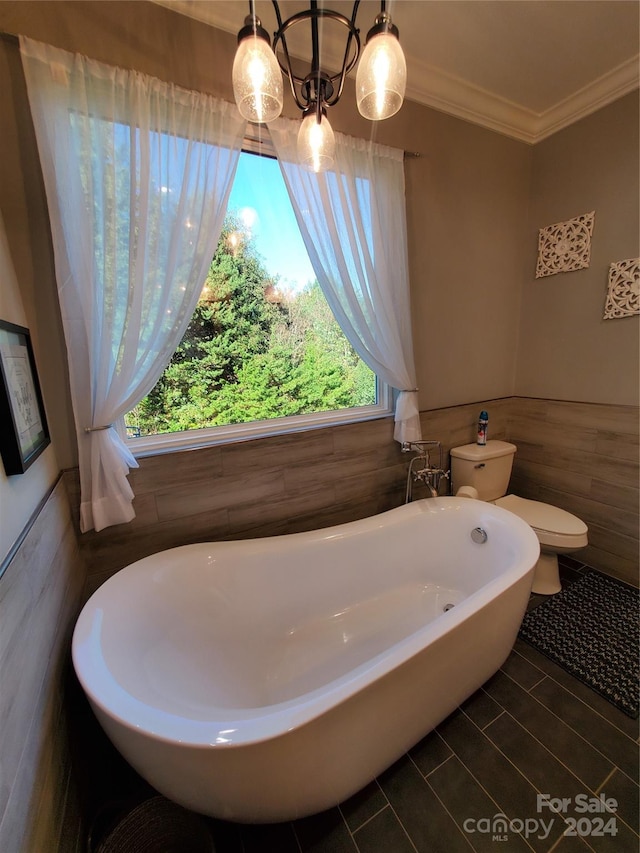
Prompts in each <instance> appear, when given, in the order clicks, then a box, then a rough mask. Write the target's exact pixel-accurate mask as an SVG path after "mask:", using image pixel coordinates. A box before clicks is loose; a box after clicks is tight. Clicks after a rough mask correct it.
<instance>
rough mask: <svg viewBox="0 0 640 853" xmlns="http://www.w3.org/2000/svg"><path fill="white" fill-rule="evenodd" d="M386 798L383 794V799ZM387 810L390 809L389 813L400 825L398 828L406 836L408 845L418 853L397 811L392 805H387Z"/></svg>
mask: <svg viewBox="0 0 640 853" xmlns="http://www.w3.org/2000/svg"><path fill="white" fill-rule="evenodd" d="M383 793H384V792H383ZM386 796H387V795H386V794H385V797H386ZM389 808H390V809H391V811H392V812H393V814H394V816H395V819H396V820H397V821H398V823H399V824H400V827H401V828H402V831H403V832H404V834H405V835H406V836H407V839H408V841H409V844H410V845H411V846H412V847H413V849H414V850H415V851H416V853H419V851H418V848H417V847H416V845H415V844H414V843H413V838H411V836H410V835H409V833H408V832H407V829H406V827H405V825H404V824H403V822H402V821H401V820H400V818H399V817H398V813H397V811H396V810H395V809H394V807H393V806H392V804H391V803H389Z"/></svg>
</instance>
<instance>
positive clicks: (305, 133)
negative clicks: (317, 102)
mask: <svg viewBox="0 0 640 853" xmlns="http://www.w3.org/2000/svg"><path fill="white" fill-rule="evenodd" d="M335 150H336V140H335V137H334V135H333V129H332V127H331V125H330V124H329V119H328V118H327V117H326V115H324V114H323V115H322V116H321V120H320V123H318V120H317V118H316V114H315V112H310V113H309V114H308V115H306V116H305V117H304V119H303V120H302V124H301V125H300V130H299V132H298V160H299V162H300V165H301V166H304V168H305V169H308V170H309V171H310V172H325V171H326V170H327V169H331V167H332V166H333V161H334V156H335Z"/></svg>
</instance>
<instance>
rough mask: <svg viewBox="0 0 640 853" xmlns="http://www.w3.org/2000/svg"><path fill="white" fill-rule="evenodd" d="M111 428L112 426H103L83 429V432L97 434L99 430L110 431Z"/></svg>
mask: <svg viewBox="0 0 640 853" xmlns="http://www.w3.org/2000/svg"><path fill="white" fill-rule="evenodd" d="M112 426H113V424H105V425H104V426H97V427H85V428H84V431H85V432H99V431H100V430H101V429H111V427H112Z"/></svg>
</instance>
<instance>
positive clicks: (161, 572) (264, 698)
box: [73, 498, 539, 822]
mask: <svg viewBox="0 0 640 853" xmlns="http://www.w3.org/2000/svg"><path fill="white" fill-rule="evenodd" d="M475 528H482V529H483V530H484V531H485V533H486V542H484V543H482V542H476V541H474V539H482V534H478V533H477V532H475V533H474V534H473V538H472V531H474V529H475ZM538 554H539V545H538V540H537V538H536V536H535V533H534V532H533V530H532V529H531V528H530V527H529V525H528V524H526V523H525V522H524V521H521V520H520V519H519V518H517V517H516V516H515V515H513V514H511V513H509V512H507V511H506V510H502V509H500V508H499V507H496V506H493V505H491V504H487V503H484V502H481V501H475V500H470V499H467V498H462V499H458V498H432V499H429V500H423V501H417V502H416V503H411V504H408V505H405V506H402V507H398V508H397V509H393V510H391V511H389V512H386V513H383V514H381V515H378V516H375V517H372V518H367V519H363V520H361V521H355V522H351V523H349V524H344V525H341V526H338V527H331V528H328V529H324V530H317V531H312V532H309V533H298V534H293V535H288V536H276V537H273V538H266V539H254V540H244V541H241V542H213V543H204V544H196V545H185V546H183V547H181V548H174V549H172V550H170V551H165V552H162V553H159V554H155V555H153V556H151V557H146V558H145V559H143V560H139V561H138V562H137V563H133V564H132V565H130V566H128V567H127V568H125V569H123V570H122V571H120V572H118V573H117V574H116V575H114V576H113V577H112V578H110V579H109V580H108V581H107V582H106V583H105V584H103V586H101V587H100V589H98V591H97V592H96V593H95V594H94V595H93V596H92V597H91V598H90V599H89V601H88V602H87V604H86V605H85V607H84V609H83V611H82V613H81V614H80V617H79V619H78V622H77V625H76V628H75V633H74V637H73V661H74V666H75V669H76V672H77V674H78V677H79V679H80V682H81V684H82V686H83V688H84V690H85V692H86V694H87V696H88V698H89V701H90V703H91V705H92V707H93V709H94V711H95V714H96V716H97V717H98V720H99V721H100V723H101V725H102V726H103V728H104V729H105V731H106V732H107V734H108V735H109V737H110V738H111V740H112V741H113V743H114V744H115V746H116V747H117V748H118V749H119V751H120V752H121V753H122V755H123V756H124V757H125V758H126V759H127V760H128V761H129V763H130V764H131V765H132V766H133V767H134V768H135V769H136V770H137V771H138V772H139V773H140V774H141V775H142V776H144V777H145V778H146V779H147V780H148V781H149V782H150V783H151V784H152V785H153V786H154V787H155V788H156V789H157V790H158V791H160V792H161V793H162V794H164V795H165V796H167V797H169V798H170V799H172V800H174V801H175V802H177V803H180V804H181V805H183V806H186V807H187V808H190V809H193V810H195V811H198V812H201V813H203V814H208V815H212V816H215V817H219V818H224V819H228V820H236V821H244V822H263V821H264V822H269V821H281V820H290V819H294V818H297V817H302V816H304V815H308V814H312V813H314V812H318V811H321V810H322V809H325V808H328V807H330V806H333V805H335V804H337V803H339V802H341V801H342V800H344V799H346V798H347V797H349V796H350V795H351V794H354V793H355V792H356V791H358V790H360V789H361V788H362V787H363V786H364V785H366V784H367V783H368V782H369V781H370V780H371V779H373V778H374V777H375V776H376V775H378V774H379V773H380V772H381V771H382V770H384V769H385V768H386V767H388V766H389V765H390V764H391V763H392V762H393V761H395V760H396V759H397V758H399V757H400V756H401V755H402V754H403V753H404V752H405V751H406V750H407V749H409V748H410V747H411V746H412V745H413V744H415V743H416V742H417V741H418V740H419V739H420V738H422V737H423V736H424V735H426V734H427V733H428V732H429V731H430V730H431V729H433V728H434V726H436V725H437V724H438V723H439V722H440V721H441V720H442V719H444V717H446V716H447V714H449V713H450V712H451V711H453V710H454V708H456V706H457V705H459V704H460V703H461V702H462V701H463V700H464V699H466V698H467V697H468V696H469V695H470V694H471V693H473V691H474V690H476V689H477V688H478V687H480V685H481V684H483V682H485V681H486V680H487V679H488V678H489V677H490V676H491V675H493V673H494V672H496V670H497V669H498V668H499V667H500V666H501V664H502V663H503V662H504V660H505V659H506V657H507V656H508V655H509V652H510V651H511V648H512V646H513V643H514V641H515V638H516V634H517V632H518V628H519V626H520V623H521V621H522V617H523V614H524V612H525V608H526V604H527V600H528V597H529V591H530V587H531V579H532V573H533V568H534V566H535V563H536V560H537V558H538ZM451 605H453V606H451Z"/></svg>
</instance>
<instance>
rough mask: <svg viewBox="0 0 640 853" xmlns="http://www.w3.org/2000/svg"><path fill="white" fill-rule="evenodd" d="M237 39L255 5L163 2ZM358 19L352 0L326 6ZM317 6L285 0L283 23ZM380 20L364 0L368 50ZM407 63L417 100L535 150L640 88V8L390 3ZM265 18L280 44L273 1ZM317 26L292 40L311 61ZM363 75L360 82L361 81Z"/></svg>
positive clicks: (332, 42) (483, 0) (337, 53)
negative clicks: (372, 29) (370, 34)
mask: <svg viewBox="0 0 640 853" xmlns="http://www.w3.org/2000/svg"><path fill="white" fill-rule="evenodd" d="M157 2H159V3H161V5H164V6H168V7H170V8H171V9H173V10H174V11H176V12H180V13H183V14H185V15H189V16H191V17H193V18H197V19H198V20H201V21H205V22H206V23H209V24H211V25H212V26H215V27H218V28H220V29H223V30H228V31H229V32H233V33H237V31H238V30H239V29H240V27H241V26H242V23H243V20H244V17H245V15H246V14H247V13H248V10H249V3H248V2H247V0H157ZM319 5H320V6H326V7H328V8H331V9H335V10H336V11H339V12H342V13H343V14H345V15H346V16H347V17H350V15H351V10H352V5H353V4H352V3H351V2H350V0H320V2H319ZM307 6H308V3H307V2H304V0H297V2H296V0H282V2H281V3H280V8H281V11H282V17H283V18H286V17H288V16H289V15H291V14H293V13H294V12H297V11H300V10H301V9H302V8H305V7H307ZM379 10H380V3H379V2H378V0H362V2H361V3H360V10H359V12H358V18H357V24H358V26H359V28H360V31H361V32H360V34H361V38H362V40H363V41H364V38H365V36H366V33H367V31H368V29H369V28H370V27H371V26H372V24H373V21H374V18H375V16H376V14H377V13H378V11H379ZM387 10H388V11H389V12H390V13H391V16H392V19H393V22H394V23H395V24H396V26H397V27H398V28H399V30H400V42H401V44H402V47H403V49H404V52H405V56H406V58H407V97H408V98H410V99H411V100H414V101H418V102H419V103H422V104H426V105H427V106H430V107H434V108H436V109H438V110H442V111H443V112H446V113H450V114H452V115H455V116H458V117H460V118H463V119H466V120H468V121H472V122H475V123H476V124H480V125H483V126H485V127H488V128H490V129H492V130H495V131H498V132H500V133H504V134H506V135H507V136H512V137H514V138H516V139H521V140H524V141H525V142H529V143H535V142H538V141H540V140H541V139H544V138H545V137H547V136H550V135H551V134H552V133H555V132H556V131H557V130H560V129H561V128H563V127H566V126H567V125H569V124H572V123H573V122H574V121H577V120H578V119H580V118H582V117H583V116H585V115H588V114H589V113H591V112H594V111H595V110H597V109H600V108H601V107H603V106H605V105H606V104H608V103H610V102H611V101H614V100H616V99H617V98H619V97H621V96H622V95H624V94H626V93H627V92H630V91H632V90H633V89H635V88H637V87H638V78H639V67H640V66H639V57H638V53H639V43H640V3H638V2H636V0H388V2H387ZM256 11H257V14H258V15H259V17H260V18H261V20H262V23H263V25H264V26H265V28H266V29H267V30H268V31H269V32H270V33H271V34H272V33H273V32H274V31H275V30H276V28H277V24H276V17H275V14H274V11H273V6H272V4H271V2H269V0H257V2H256ZM309 29H310V28H309V26H308V25H304V24H301V25H299V26H297V27H294V28H293V29H292V30H290V31H289V33H288V34H287V43H288V45H289V50H290V52H291V53H292V54H294V55H297V56H301V57H302V58H305V59H307V58H308V57H309V55H310V38H309V37H308V31H309ZM345 32H346V30H345V29H344V28H343V27H341V26H339V25H336V24H334V23H330V22H327V23H325V24H324V25H323V30H322V33H321V38H322V41H321V45H322V46H321V51H322V61H323V64H324V63H325V61H326V64H327V66H328V67H329V69H330V70H335V68H336V67H338V66H339V65H340V63H341V61H342V52H343V51H344V33H345ZM352 74H355V72H352Z"/></svg>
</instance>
